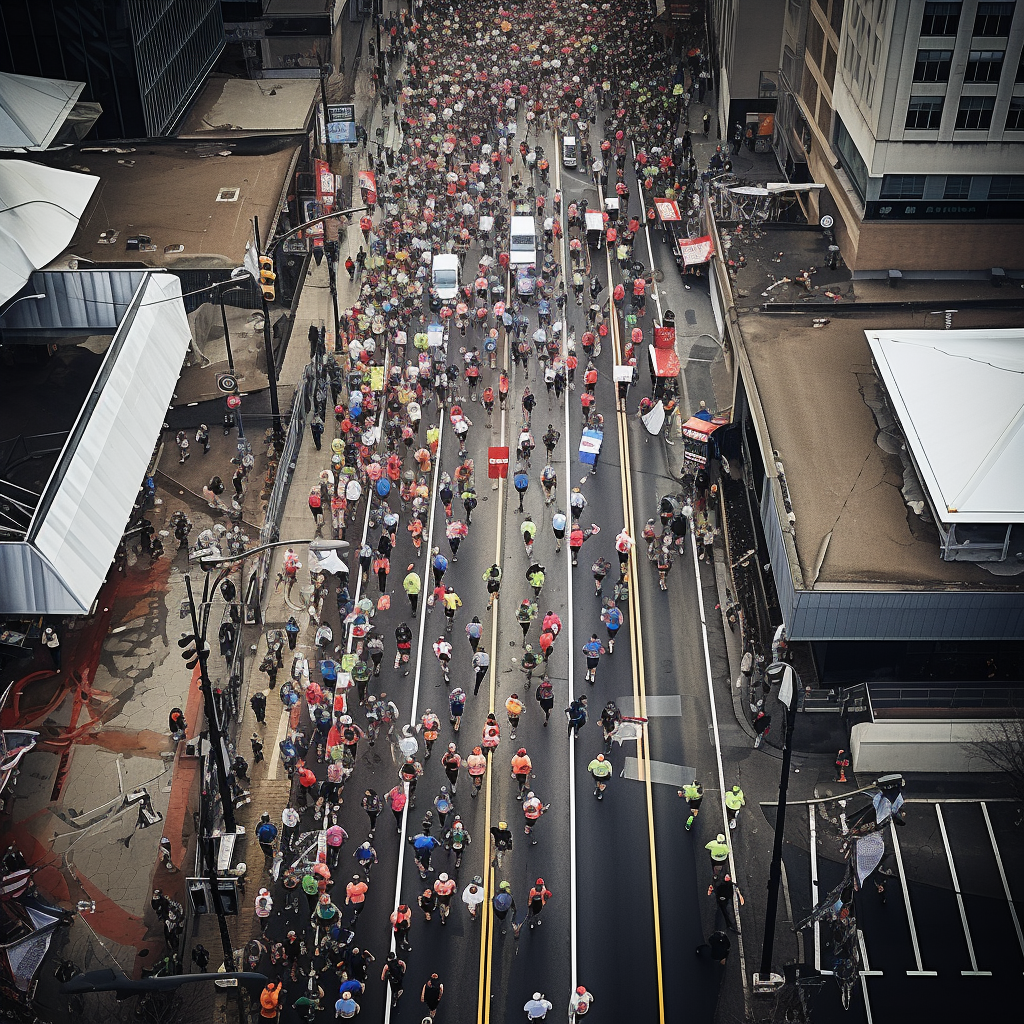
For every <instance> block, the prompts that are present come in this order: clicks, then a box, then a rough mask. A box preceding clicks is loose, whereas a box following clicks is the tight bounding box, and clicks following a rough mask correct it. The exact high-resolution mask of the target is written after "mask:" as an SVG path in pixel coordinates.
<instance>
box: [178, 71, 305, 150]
mask: <svg viewBox="0 0 1024 1024" xmlns="http://www.w3.org/2000/svg"><path fill="white" fill-rule="evenodd" d="M319 97H320V82H319V80H318V79H315V78H314V79H310V78H263V79H259V80H256V79H248V78H229V77H227V76H225V75H211V76H210V77H209V78H208V79H207V80H206V83H205V84H204V85H203V88H202V90H201V91H200V93H199V95H198V96H197V97H196V100H195V102H194V103H193V104H192V107H191V109H190V110H189V114H188V117H187V118H186V120H185V122H184V123H183V125H182V126H181V129H180V131H179V132H178V138H179V139H186V138H191V137H194V136H198V137H202V136H203V135H208V134H210V133H216V134H217V135H218V137H220V138H224V137H226V136H228V135H230V136H231V137H234V136H236V135H237V136H244V135H246V134H253V133H255V134H262V133H268V132H270V133H277V132H301V131H303V129H304V128H305V127H306V122H307V121H308V120H309V115H310V111H311V110H312V107H313V103H314V102H315V101H316V100H317V99H319Z"/></svg>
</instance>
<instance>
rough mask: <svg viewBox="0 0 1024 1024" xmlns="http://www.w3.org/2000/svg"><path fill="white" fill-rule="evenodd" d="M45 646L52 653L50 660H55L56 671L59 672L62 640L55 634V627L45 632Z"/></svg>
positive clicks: (48, 627)
mask: <svg viewBox="0 0 1024 1024" xmlns="http://www.w3.org/2000/svg"><path fill="white" fill-rule="evenodd" d="M43 646H44V647H46V648H47V649H48V650H49V652H50V658H51V659H52V660H53V667H54V670H55V671H57V672H59V671H60V662H61V652H60V639H59V638H58V636H57V634H56V633H55V632H54V629H53V626H47V627H46V629H44V630H43Z"/></svg>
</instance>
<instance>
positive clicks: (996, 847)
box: [981, 800, 1024, 953]
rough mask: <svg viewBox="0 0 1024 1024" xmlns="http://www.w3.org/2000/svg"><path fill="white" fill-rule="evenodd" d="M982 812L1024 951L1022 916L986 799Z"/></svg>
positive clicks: (1007, 903) (1021, 948) (1022, 950)
mask: <svg viewBox="0 0 1024 1024" xmlns="http://www.w3.org/2000/svg"><path fill="white" fill-rule="evenodd" d="M981 813H982V814H983V815H984V816H985V827H986V828H987V829H988V838H989V841H990V842H991V843H992V852H993V853H994V854H995V855H996V866H997V867H998V868H999V877H1000V878H1001V879H1002V882H1003V892H1005V893H1006V905H1007V906H1008V907H1009V908H1010V917H1012V918H1013V927H1014V929H1015V930H1016V932H1017V941H1018V942H1019V943H1020V951H1021V952H1022V953H1024V932H1022V931H1021V927H1020V918H1019V917H1018V916H1017V908H1016V907H1015V906H1014V904H1013V896H1012V895H1010V883H1009V882H1008V881H1007V880H1006V869H1005V868H1004V867H1003V858H1002V856H1001V855H1000V853H999V844H998V843H997V842H996V834H995V832H994V831H993V829H992V819H991V818H990V817H989V816H988V807H987V806H986V805H985V801H984V800H983V801H982V802H981Z"/></svg>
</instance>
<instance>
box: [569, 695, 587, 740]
mask: <svg viewBox="0 0 1024 1024" xmlns="http://www.w3.org/2000/svg"><path fill="white" fill-rule="evenodd" d="M565 715H566V718H567V719H568V723H569V735H571V736H577V737H578V736H579V734H580V729H582V728H583V726H585V725H586V724H587V695H586V694H584V693H581V694H580V695H579V696H578V697H577V698H576V699H575V700H574V701H573V702H572V703H571V704H570V705H569V706H568V707H567V708H566V709H565Z"/></svg>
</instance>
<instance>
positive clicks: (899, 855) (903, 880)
mask: <svg viewBox="0 0 1024 1024" xmlns="http://www.w3.org/2000/svg"><path fill="white" fill-rule="evenodd" d="M889 831H890V832H891V833H892V846H893V849H894V850H895V852H896V863H897V864H898V865H899V868H900V885H902V886H903V904H904V906H905V907H906V908H907V923H908V924H909V925H910V941H911V942H912V943H913V945H914V961H915V962H916V963H917V970H916V971H907V974H908V975H910V977H912V978H913V977H920V976H923V975H931V976H935V975H937V974H938V973H939V972H938V971H926V970H925V969H924V964H923V963H922V962H921V946H920V944H919V943H918V941H917V928H916V926H915V925H914V908H913V907H912V906H911V905H910V889H908V888H907V873H906V871H904V870H903V851H902V850H900V840H899V836H897V835H896V825H895V824H894V823H892V824H890V825H889Z"/></svg>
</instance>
